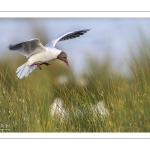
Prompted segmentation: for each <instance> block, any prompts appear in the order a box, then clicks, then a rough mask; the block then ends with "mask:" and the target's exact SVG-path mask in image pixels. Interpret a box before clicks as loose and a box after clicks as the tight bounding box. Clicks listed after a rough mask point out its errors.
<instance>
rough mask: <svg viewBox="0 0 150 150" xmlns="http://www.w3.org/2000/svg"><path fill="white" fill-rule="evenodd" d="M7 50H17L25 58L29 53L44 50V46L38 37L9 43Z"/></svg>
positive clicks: (32, 53)
mask: <svg viewBox="0 0 150 150" xmlns="http://www.w3.org/2000/svg"><path fill="white" fill-rule="evenodd" d="M8 48H9V50H13V51H17V52H19V53H21V54H22V55H24V56H26V57H27V58H28V57H30V56H31V55H34V54H37V53H41V52H43V51H45V47H44V46H43V45H42V44H41V42H40V40H39V39H31V40H29V41H26V42H22V43H18V44H14V45H12V44H11V45H9V47H8Z"/></svg>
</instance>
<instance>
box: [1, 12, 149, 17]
mask: <svg viewBox="0 0 150 150" xmlns="http://www.w3.org/2000/svg"><path fill="white" fill-rule="evenodd" d="M85 17H86V18H99V17H100V18H112V17H113V18H143V17H144V18H146V17H148V18H149V17H150V11H149V12H124V11H120V12H116V11H114V12H93V11H89V12H87V11H86V12H73V11H70V12H67V11H65V12H41V11H39V12H37V11H36V12H0V18H85Z"/></svg>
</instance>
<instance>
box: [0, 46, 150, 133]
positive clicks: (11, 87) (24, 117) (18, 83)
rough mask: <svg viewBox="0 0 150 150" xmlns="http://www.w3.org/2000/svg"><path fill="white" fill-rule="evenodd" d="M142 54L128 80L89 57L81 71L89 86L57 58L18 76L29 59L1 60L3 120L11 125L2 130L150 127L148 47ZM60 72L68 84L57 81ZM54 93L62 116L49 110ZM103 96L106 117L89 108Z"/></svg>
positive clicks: (146, 129)
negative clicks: (47, 64)
mask: <svg viewBox="0 0 150 150" xmlns="http://www.w3.org/2000/svg"><path fill="white" fill-rule="evenodd" d="M144 48H145V47H144ZM144 48H143V49H144ZM148 48H149V47H148ZM143 49H142V50H143ZM143 51H144V50H143ZM144 52H145V51H144ZM142 54H143V55H141V57H139V58H134V57H133V63H132V64H130V67H131V71H132V78H131V77H130V79H128V78H127V77H124V76H123V75H120V74H119V73H116V72H112V71H110V64H109V63H105V64H98V63H97V62H96V60H95V61H93V60H91V61H90V64H89V72H88V73H83V79H84V80H85V83H86V84H85V85H84V84H79V83H78V82H77V79H76V78H77V77H76V75H75V74H74V72H73V70H71V68H67V67H66V66H65V65H63V64H62V65H60V63H59V61H54V62H52V65H51V66H50V67H48V68H47V67H46V66H42V68H43V70H42V71H40V70H38V69H36V70H35V71H34V72H33V73H31V74H30V75H29V76H28V78H24V79H22V80H19V79H18V78H17V77H16V74H15V71H16V68H17V67H18V66H19V65H21V64H23V63H24V62H25V59H23V60H19V58H17V59H14V57H12V59H10V58H9V59H5V60H2V61H1V63H0V68H1V69H0V114H1V117H0V125H1V128H2V125H3V124H4V125H6V124H7V125H9V129H10V130H1V132H149V131H150V119H149V116H150V59H149V57H148V52H146V53H145V54H144V53H142ZM8 60H9V61H8ZM14 61H16V62H15V63H14ZM56 66H58V67H56ZM55 68H59V69H58V70H57V69H55ZM60 68H62V69H60ZM62 74H63V75H65V76H66V77H67V79H68V82H67V83H66V84H60V83H59V82H58V76H59V75H62ZM77 83H78V84H77ZM56 97H59V98H61V99H62V100H63V101H62V103H63V107H64V109H65V110H66V115H64V118H63V119H62V117H61V116H60V115H57V114H55V115H54V116H52V114H51V105H52V103H53V100H54V98H56ZM99 101H103V102H104V103H105V105H106V108H107V110H108V112H109V115H107V116H106V117H105V118H102V117H101V114H100V113H98V110H96V111H97V113H93V111H92V109H91V107H92V106H95V105H96V104H97V103H98V102H99ZM4 128H5V129H6V127H4Z"/></svg>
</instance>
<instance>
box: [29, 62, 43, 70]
mask: <svg viewBox="0 0 150 150" xmlns="http://www.w3.org/2000/svg"><path fill="white" fill-rule="evenodd" d="M34 65H37V67H38V68H39V69H40V70H42V68H41V66H40V64H39V63H33V64H32V65H31V66H34Z"/></svg>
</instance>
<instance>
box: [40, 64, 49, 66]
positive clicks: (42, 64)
mask: <svg viewBox="0 0 150 150" xmlns="http://www.w3.org/2000/svg"><path fill="white" fill-rule="evenodd" d="M43 64H44V65H46V66H49V65H51V64H49V63H42V64H40V65H43Z"/></svg>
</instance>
